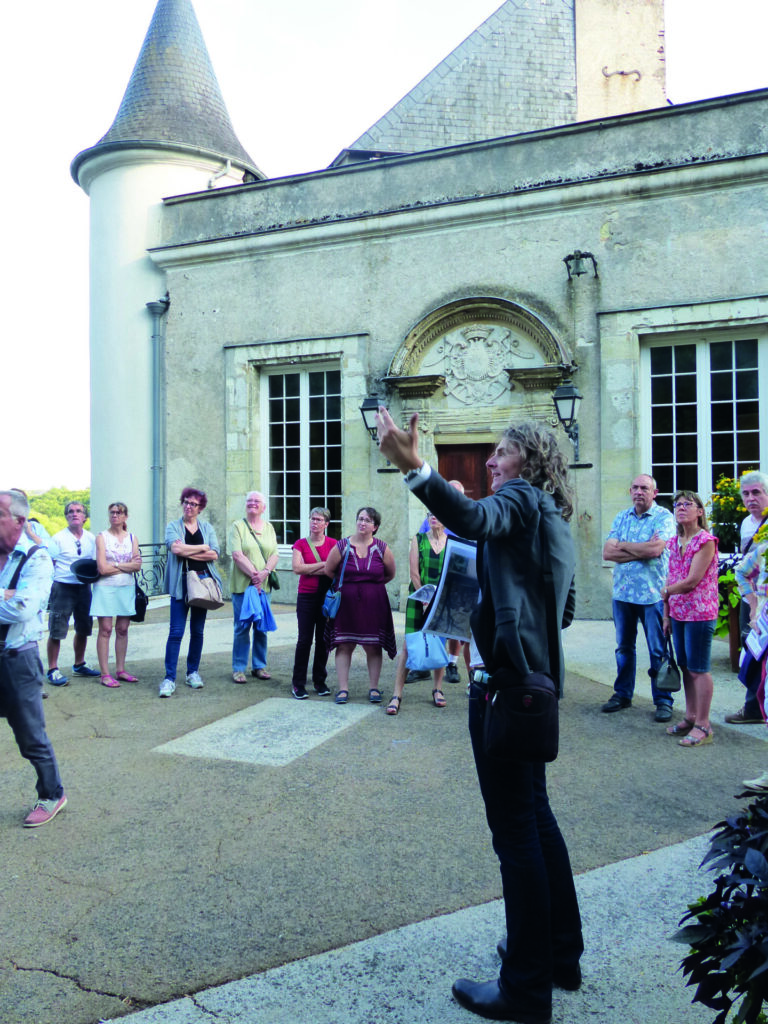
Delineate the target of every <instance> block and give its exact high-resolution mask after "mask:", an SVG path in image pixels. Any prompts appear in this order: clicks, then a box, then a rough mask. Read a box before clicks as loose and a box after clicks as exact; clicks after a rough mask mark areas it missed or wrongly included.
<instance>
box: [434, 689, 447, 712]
mask: <svg viewBox="0 0 768 1024" xmlns="http://www.w3.org/2000/svg"><path fill="white" fill-rule="evenodd" d="M438 694H439V696H438ZM432 702H433V704H434V705H435V707H436V708H444V707H445V694H444V693H443V691H442V690H433V691H432Z"/></svg>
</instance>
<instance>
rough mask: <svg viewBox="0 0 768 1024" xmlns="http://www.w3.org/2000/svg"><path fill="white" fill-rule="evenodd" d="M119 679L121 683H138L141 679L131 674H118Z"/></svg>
mask: <svg viewBox="0 0 768 1024" xmlns="http://www.w3.org/2000/svg"><path fill="white" fill-rule="evenodd" d="M117 678H118V679H119V680H120V682H121V683H138V681H139V677H138V676H132V675H131V673H130V672H118V673H117Z"/></svg>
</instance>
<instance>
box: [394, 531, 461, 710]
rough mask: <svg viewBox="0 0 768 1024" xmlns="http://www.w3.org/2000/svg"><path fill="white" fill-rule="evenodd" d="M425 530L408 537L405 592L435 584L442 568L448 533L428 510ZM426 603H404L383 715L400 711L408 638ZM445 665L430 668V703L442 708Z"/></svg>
mask: <svg viewBox="0 0 768 1024" xmlns="http://www.w3.org/2000/svg"><path fill="white" fill-rule="evenodd" d="M427 522H428V525H429V529H428V531H427V532H426V533H417V534H416V536H415V537H413V538H412V540H411V548H410V552H409V556H408V564H409V569H410V573H411V583H410V587H409V593H410V594H413V593H414V592H415V591H416V590H418V589H419V587H423V586H425V585H426V584H427V583H432V584H434V585H435V586H437V584H438V583H439V582H440V573H441V572H442V571H443V556H444V554H445V544H446V541H447V539H448V535H447V534H446V532H445V529H444V527H443V524H442V523H441V522H440V520H439V519H438V518H437V516H436V515H433V514H432V513H430V514H429V516H428V519H427ZM425 609H426V604H422V602H421V601H411V600H410V599H409V600H408V601H407V602H406V605H405V643H404V644H403V647H402V650H401V651H400V654H399V655H398V658H397V668H396V670H395V688H394V693H393V695H392V699H391V700H390V702H389V704H387V714H388V715H396V714H397V713H398V712H399V710H400V704H401V702H402V697H403V688H404V686H405V679H406V676H407V674H408V668H407V666H406V660H407V657H408V652H407V647H408V637H409V636H411V635H412V634H414V633H418V632H419V631H420V630H421V629H422V628H423V626H424V612H425ZM444 674H445V668H435V669H432V703H433V704H434V705H435V707H436V708H444V707H445V694H444V693H443V688H442V684H443V675H444Z"/></svg>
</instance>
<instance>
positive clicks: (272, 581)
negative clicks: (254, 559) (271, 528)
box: [243, 519, 319, 590]
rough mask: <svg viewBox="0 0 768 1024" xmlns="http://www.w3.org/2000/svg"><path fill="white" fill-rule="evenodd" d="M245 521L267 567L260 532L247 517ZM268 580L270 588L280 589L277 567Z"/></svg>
mask: <svg viewBox="0 0 768 1024" xmlns="http://www.w3.org/2000/svg"><path fill="white" fill-rule="evenodd" d="M243 522H244V523H245V525H246V526H247V527H248V529H249V530H250V531H251V536H252V537H253V539H254V540H255V541H256V545H257V546H258V549H259V553H260V554H261V560H262V561H263V562H264V568H265V569H266V567H267V559H266V557H265V555H264V548H263V547H262V546H261V541H260V540H259V537H258V534H257V533H256V531H255V530H254V529H253V527H252V526H251V524H250V523H249V522H248V520H247V519H244V520H243ZM318 561H319V559H318ZM267 580H268V581H269V589H270V590H279V589H280V577H279V576H278V575H277V569H273V570H272V571H271V572H270V574H269V576H268V577H267Z"/></svg>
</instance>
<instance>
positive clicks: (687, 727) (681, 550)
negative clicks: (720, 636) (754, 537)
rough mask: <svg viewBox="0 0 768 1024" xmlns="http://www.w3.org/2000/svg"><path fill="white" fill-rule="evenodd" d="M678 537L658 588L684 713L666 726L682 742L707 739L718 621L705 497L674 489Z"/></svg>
mask: <svg viewBox="0 0 768 1024" xmlns="http://www.w3.org/2000/svg"><path fill="white" fill-rule="evenodd" d="M672 507H673V508H674V511H675V522H676V524H677V536H676V537H673V538H672V539H671V540H668V541H667V547H668V548H669V575H668V576H667V585H666V586H665V587H664V589H663V590H662V592H661V596H662V599H663V601H664V632H665V633H667V634H669V633H670V632H671V633H672V637H673V639H674V642H675V651H676V653H677V661H678V663H679V665H680V669H681V671H682V673H683V686H684V688H685V718H684V719H683V721H682V722H678V724H677V725H671V726H670V727H669V728H668V729H667V732H668V733H669V735H670V736H682V739H681V740H680V746H681V747H701V746H704V745H705V744H707V743H711V742H712V726H711V725H710V721H709V709H710V705H711V704H712V689H713V683H712V674H711V672H710V668H711V665H710V655H711V652H712V637H713V636H714V633H715V623H716V622H717V609H718V594H717V537H713V536H712V534H711V533H709V532H708V530H707V526H708V524H707V516H706V513H705V511H704V502H703V501H702V500H701V498H700V497H699V496H698V494H696V493H695V491H678V492H677V493H676V494H675V497H674V499H673V506H672Z"/></svg>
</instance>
